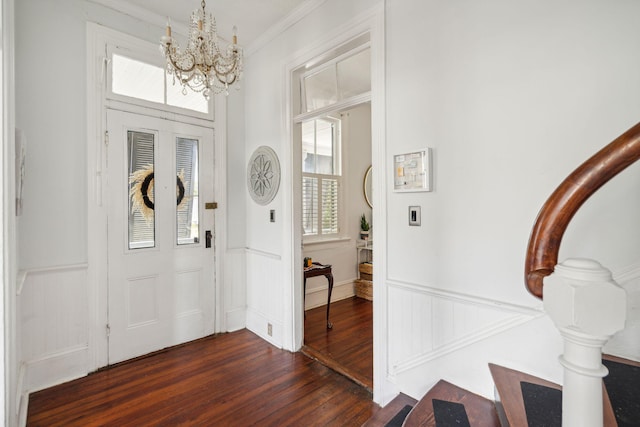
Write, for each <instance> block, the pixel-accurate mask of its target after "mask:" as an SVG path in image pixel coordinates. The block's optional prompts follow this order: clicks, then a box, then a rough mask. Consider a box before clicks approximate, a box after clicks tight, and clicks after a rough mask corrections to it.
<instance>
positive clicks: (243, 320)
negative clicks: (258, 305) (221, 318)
mask: <svg viewBox="0 0 640 427" xmlns="http://www.w3.org/2000/svg"><path fill="white" fill-rule="evenodd" d="M225 325H226V331H225V332H234V331H239V330H240V329H244V328H245V327H246V326H247V310H246V309H244V308H237V309H235V310H229V311H227V313H226V315H225Z"/></svg>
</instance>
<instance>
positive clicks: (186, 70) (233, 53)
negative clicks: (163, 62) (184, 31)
mask: <svg viewBox="0 0 640 427" xmlns="http://www.w3.org/2000/svg"><path fill="white" fill-rule="evenodd" d="M204 8H205V2H204V0H202V4H201V8H200V9H197V10H195V11H193V13H192V14H191V23H190V25H189V41H188V42H187V47H186V49H185V50H184V51H182V50H180V47H179V46H178V44H177V43H176V41H175V40H174V39H173V37H172V36H171V21H167V32H166V35H164V36H162V44H161V46H160V49H161V50H162V52H163V54H164V56H165V57H166V58H167V72H168V73H169V74H171V75H173V84H175V83H176V80H179V81H180V84H181V85H182V94H183V95H186V94H187V86H188V87H189V88H190V89H191V90H193V91H194V92H202V94H203V95H204V97H205V98H206V99H209V98H210V96H211V91H213V92H214V93H221V92H223V91H224V92H225V94H227V95H228V94H229V86H230V85H232V84H233V83H235V82H237V81H239V80H240V78H241V76H242V48H241V47H240V46H238V36H237V34H236V33H237V29H236V27H235V26H234V27H233V41H232V43H231V44H230V45H228V46H227V49H226V51H225V52H224V53H223V51H222V50H221V49H220V47H219V46H218V33H217V30H216V20H215V18H214V17H213V16H212V15H211V14H209V15H207V13H206V12H205V10H204Z"/></svg>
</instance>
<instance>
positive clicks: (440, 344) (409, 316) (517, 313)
mask: <svg viewBox="0 0 640 427" xmlns="http://www.w3.org/2000/svg"><path fill="white" fill-rule="evenodd" d="M387 283H388V285H389V325H390V334H389V373H390V374H391V375H396V374H399V373H401V372H404V371H407V370H410V369H412V368H414V367H416V366H418V365H421V364H423V363H426V362H429V361H431V360H433V359H437V358H440V357H442V356H444V355H446V354H449V353H452V352H454V351H456V350H458V349H460V348H463V347H466V346H468V345H470V344H472V343H474V342H477V341H481V340H483V339H486V338H487V337H489V336H491V335H495V334H498V333H500V332H502V331H504V330H507V329H510V328H513V327H516V326H518V325H520V324H522V323H525V322H528V321H530V320H531V319H533V318H535V317H539V316H543V315H544V313H543V312H542V311H541V310H534V309H532V308H529V307H521V306H516V305H510V304H506V303H504V302H500V301H492V300H488V299H483V298H478V297H475V296H471V295H464V294H457V293H453V292H447V291H442V290H438V289H433V288H429V287H425V286H420V285H415V284H409V283H402V282H398V281H388V282H387Z"/></svg>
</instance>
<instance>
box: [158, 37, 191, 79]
mask: <svg viewBox="0 0 640 427" xmlns="http://www.w3.org/2000/svg"><path fill="white" fill-rule="evenodd" d="M170 46H171V43H167V44H166V47H165V56H166V57H167V59H168V60H169V62H170V63H171V66H172V67H173V68H174V69H175V70H176V71H180V72H183V73H190V72H192V71H193V70H194V69H195V68H196V58H195V57H194V56H193V54H192V53H189V52H184V53H182V54H180V56H181V57H184V56H189V57H190V58H191V61H190V62H191V67H189V68H182V67H181V66H179V65H178V63H177V62H176V60H175V59H174V58H173V55H172V54H171V48H170Z"/></svg>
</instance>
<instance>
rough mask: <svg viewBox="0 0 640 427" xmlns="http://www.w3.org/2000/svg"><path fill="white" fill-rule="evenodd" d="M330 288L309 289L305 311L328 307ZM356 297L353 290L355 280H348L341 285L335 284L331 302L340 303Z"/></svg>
mask: <svg viewBox="0 0 640 427" xmlns="http://www.w3.org/2000/svg"><path fill="white" fill-rule="evenodd" d="M328 291H329V289H328V286H323V287H321V288H315V289H307V296H306V299H305V304H304V305H305V310H309V309H312V308H316V307H320V306H323V305H327V292H328ZM354 295H355V291H354V288H353V280H346V281H344V282H340V283H334V284H333V291H332V292H331V302H336V301H340V300H343V299H346V298H350V297H352V296H354Z"/></svg>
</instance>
